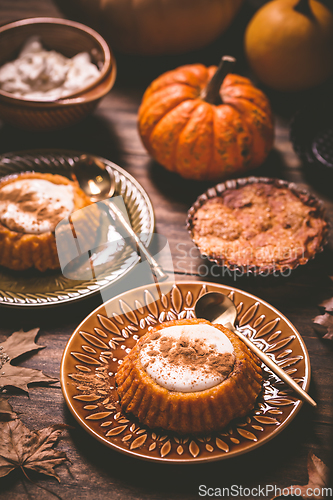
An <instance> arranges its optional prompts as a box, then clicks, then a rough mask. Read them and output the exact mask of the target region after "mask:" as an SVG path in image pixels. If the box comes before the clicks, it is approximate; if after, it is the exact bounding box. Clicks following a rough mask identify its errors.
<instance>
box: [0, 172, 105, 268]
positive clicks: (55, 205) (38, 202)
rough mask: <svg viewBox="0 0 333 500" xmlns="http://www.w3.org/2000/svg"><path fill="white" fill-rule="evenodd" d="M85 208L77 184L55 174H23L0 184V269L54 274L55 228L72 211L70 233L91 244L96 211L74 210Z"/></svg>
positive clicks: (93, 239)
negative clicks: (76, 232)
mask: <svg viewBox="0 0 333 500" xmlns="http://www.w3.org/2000/svg"><path fill="white" fill-rule="evenodd" d="M90 204H91V201H90V199H89V198H88V197H87V196H86V195H85V194H84V193H83V191H82V190H81V189H80V188H79V186H78V184H76V183H75V182H73V181H70V180H69V179H67V178H66V177H63V176H61V175H53V174H49V173H39V172H24V173H21V174H18V175H12V176H8V177H4V178H3V179H1V180H0V265H2V266H5V267H7V268H9V269H13V270H16V271H21V270H25V269H29V268H31V267H34V268H36V269H38V270H39V271H46V270H47V269H58V268H59V267H60V264H59V259H58V253H57V247H56V241H55V235H54V230H55V227H56V226H57V224H58V223H59V222H60V221H61V220H62V219H64V218H66V217H68V216H69V215H70V214H71V213H72V212H76V216H75V228H76V231H80V232H82V235H81V237H83V238H86V239H87V240H88V241H89V239H91V242H92V243H93V242H94V241H95V239H96V233H97V231H98V225H99V211H98V209H97V208H95V207H92V210H89V212H88V211H84V213H83V211H80V209H82V208H84V207H86V206H88V205H90ZM68 237H70V238H72V237H73V236H72V235H71V234H70V235H68Z"/></svg>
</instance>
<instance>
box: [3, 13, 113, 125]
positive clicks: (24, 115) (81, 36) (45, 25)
mask: <svg viewBox="0 0 333 500" xmlns="http://www.w3.org/2000/svg"><path fill="white" fill-rule="evenodd" d="M34 35H37V36H39V37H40V39H41V42H42V45H43V46H44V47H45V48H46V49H48V50H56V51H57V52H60V53H62V54H63V55H65V56H66V57H73V56H74V55H75V54H77V53H79V52H88V53H89V54H90V55H91V59H92V61H93V62H94V63H95V64H96V65H97V66H98V68H99V70H100V75H99V76H98V78H97V79H96V80H95V81H93V82H92V83H90V84H89V85H87V86H85V87H83V88H82V89H79V90H78V91H75V92H74V93H73V94H70V95H68V96H66V97H64V98H60V99H50V100H48V101H44V100H43V101H38V100H33V99H29V98H26V97H16V96H13V94H10V93H9V92H5V91H3V90H1V89H0V118H1V119H2V120H3V121H5V122H7V123H10V124H11V125H14V126H16V127H18V128H22V129H28V130H35V131H39V130H58V129H61V128H64V127H67V126H70V125H73V124H74V123H77V122H79V121H80V120H82V119H83V118H84V117H86V116H87V115H88V114H89V113H91V112H92V111H93V109H94V108H95V107H96V105H97V104H98V102H99V101H100V99H101V98H102V97H103V96H104V95H106V94H107V93H108V92H109V90H110V89H111V88H112V86H113V84H114V81H115V77H116V62H115V59H114V56H113V54H112V52H111V50H110V48H109V46H108V44H107V43H106V42H105V40H104V39H103V38H102V37H101V36H100V35H99V34H98V33H97V32H96V31H94V30H93V29H91V28H89V27H87V26H85V25H83V24H80V23H76V22H74V21H68V20H66V19H58V18H48V17H44V18H43V17H36V18H31V19H23V20H21V21H16V22H13V23H10V24H7V25H5V26H2V27H1V28H0V66H2V65H3V64H5V63H6V62H8V61H11V60H14V59H16V58H17V56H18V54H19V52H20V50H21V48H22V46H23V45H24V43H25V42H26V40H27V39H28V38H29V37H31V36H34Z"/></svg>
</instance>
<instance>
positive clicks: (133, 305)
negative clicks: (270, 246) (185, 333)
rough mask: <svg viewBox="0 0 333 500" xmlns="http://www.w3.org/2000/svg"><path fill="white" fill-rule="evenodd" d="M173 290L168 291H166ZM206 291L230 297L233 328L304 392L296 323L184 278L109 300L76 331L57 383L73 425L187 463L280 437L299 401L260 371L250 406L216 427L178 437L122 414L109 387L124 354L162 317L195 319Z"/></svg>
mask: <svg viewBox="0 0 333 500" xmlns="http://www.w3.org/2000/svg"><path fill="white" fill-rule="evenodd" d="M170 289H171V291H170ZM207 291H219V292H221V293H224V294H226V295H228V296H229V297H230V298H232V300H233V301H234V303H235V304H236V306H237V311H238V325H239V328H240V329H242V330H243V331H244V333H246V334H247V335H248V336H249V337H250V338H251V339H252V340H253V341H254V342H255V344H256V345H257V346H258V347H259V348H261V349H265V352H266V353H267V354H268V355H269V356H270V357H272V359H274V360H275V361H276V362H277V363H278V365H279V366H280V367H281V368H283V369H284V370H285V371H286V372H287V373H288V374H289V375H291V376H292V377H293V378H294V380H296V381H297V383H299V384H300V385H301V386H302V387H303V389H304V390H307V389H308V388H309V383H310V360H309V355H308V352H307V350H306V347H305V344H304V342H303V340H302V338H301V336H300V334H299V333H298V331H297V330H296V328H295V327H294V326H293V325H292V324H291V323H290V322H289V321H288V319H287V318H286V317H285V316H283V315H282V314H281V313H280V312H279V311H278V310H277V309H275V308H274V307H272V306H270V305H269V304H267V302H264V301H262V300H261V299H258V298H257V297H255V296H254V295H251V294H249V293H246V292H243V291H241V290H237V289H235V288H232V287H228V286H223V285H217V284H211V283H205V282H184V283H178V284H177V285H174V286H173V287H172V288H171V287H170V285H168V284H167V283H163V284H162V285H161V294H160V295H159V296H158V295H157V296H156V295H155V293H156V292H154V288H153V286H151V285H149V286H148V287H140V288H137V289H135V290H131V291H128V292H125V293H124V294H122V295H119V296H118V297H115V298H113V299H111V300H110V301H109V302H107V303H106V304H104V305H102V306H100V307H99V308H97V309H96V310H95V311H93V312H92V313H91V314H90V315H89V316H88V317H87V318H86V319H85V320H84V321H83V322H82V323H81V324H80V325H79V326H78V328H77V329H76V330H75V332H74V333H73V335H72V336H71V338H70V339H69V341H68V343H67V346H66V348H65V351H64V354H63V358H62V362H61V371H60V380H61V385H62V391H63V394H64V397H65V400H66V402H67V404H68V406H69V408H70V410H71V412H72V414H73V415H74V417H75V418H76V419H77V421H78V422H79V424H80V425H81V426H82V427H83V428H84V429H85V430H87V431H88V432H89V433H90V434H91V435H92V436H94V437H95V438H97V439H98V440H99V441H101V442H103V443H104V444H106V445H107V446H109V447H111V448H114V449H116V450H118V451H121V452H123V453H126V454H130V455H132V456H136V457H138V458H143V459H146V460H153V461H159V462H172V463H192V462H205V461H209V460H221V459H227V458H230V457H233V456H235V455H240V454H242V453H246V452H248V451H250V450H252V449H254V448H257V447H258V446H261V445H262V444H264V443H266V442H267V441H269V440H270V439H272V438H273V437H275V436H276V435H277V434H279V433H280V432H281V431H282V430H283V429H284V428H285V427H286V426H287V425H288V424H289V423H290V421H291V420H292V419H293V418H294V417H295V415H296V414H297V413H298V411H299V410H300V408H301V406H302V401H300V400H299V399H298V398H297V397H295V395H294V394H293V393H292V391H291V390H290V389H289V387H288V386H286V385H285V384H284V383H283V382H281V381H280V379H278V378H277V377H276V376H275V375H274V374H273V373H272V372H271V371H270V370H269V369H268V368H265V370H264V373H265V377H264V383H263V390H262V393H261V395H260V396H259V397H258V399H257V403H256V406H255V408H254V410H253V411H252V412H250V413H249V414H248V415H247V416H246V417H245V418H242V419H237V420H233V421H232V422H231V424H229V425H228V426H227V428H225V429H224V431H222V432H217V433H212V434H209V435H206V436H199V437H198V436H191V435H187V436H179V435H177V434H174V433H171V432H167V431H163V430H151V429H149V428H147V427H145V426H143V425H141V424H140V423H139V422H138V421H137V420H136V419H135V418H134V417H132V416H131V415H127V414H123V413H122V411H121V408H120V405H119V401H118V397H117V391H116V388H115V378H114V377H115V373H116V372H117V368H118V366H119V365H120V364H121V363H122V359H123V358H124V357H125V356H126V354H127V353H128V352H130V350H131V348H132V347H133V346H134V345H135V343H136V342H137V340H138V339H139V338H140V337H141V336H142V335H144V334H145V333H146V332H147V331H148V329H149V328H151V327H152V326H153V325H156V324H158V323H162V322H164V321H170V320H174V319H184V318H192V317H194V313H193V307H194V304H195V302H196V300H197V298H198V297H200V296H201V295H202V294H204V293H206V292H207Z"/></svg>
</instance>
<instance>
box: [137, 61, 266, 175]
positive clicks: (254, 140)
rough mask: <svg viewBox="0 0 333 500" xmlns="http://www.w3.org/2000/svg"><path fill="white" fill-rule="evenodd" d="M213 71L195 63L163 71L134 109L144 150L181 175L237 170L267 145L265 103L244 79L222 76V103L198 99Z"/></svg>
mask: <svg viewBox="0 0 333 500" xmlns="http://www.w3.org/2000/svg"><path fill="white" fill-rule="evenodd" d="M215 71H216V66H211V67H209V68H206V67H205V66H203V65H201V64H194V65H188V66H182V67H180V68H178V69H175V70H173V71H169V72H167V73H164V74H163V75H161V76H160V77H159V78H157V79H156V80H154V81H153V82H152V83H151V85H150V86H149V87H148V88H147V90H146V92H145V93H144V95H143V98H142V103H141V106H140V109H139V132H140V135H141V138H142V141H143V144H144V145H145V147H146V149H147V150H148V152H149V153H150V154H151V156H152V157H153V158H154V159H155V160H156V161H158V162H159V163H160V164H161V165H163V166H164V167H165V168H167V169H168V170H170V171H172V172H177V173H178V174H180V175H181V176H182V177H184V178H186V179H196V180H215V181H217V180H223V179H226V178H228V177H232V176H234V175H238V174H239V173H242V172H244V171H246V170H248V169H251V168H255V167H258V166H259V165H261V163H262V162H263V161H264V160H265V158H266V157H267V155H268V153H269V151H270V150H271V148H272V144H273V135H274V129H273V120H272V112H271V109H270V104H269V101H268V99H267V97H266V96H265V95H264V94H263V92H261V91H260V90H259V89H257V88H256V87H254V86H253V84H252V82H251V81H250V80H249V79H247V78H244V77H242V76H239V75H234V74H229V75H227V76H226V78H225V79H224V81H223V83H222V86H221V88H220V96H221V98H222V102H223V104H220V105H214V104H209V103H207V102H205V101H204V100H202V99H201V98H200V94H201V92H202V90H203V89H204V88H205V87H206V85H207V83H208V82H209V81H210V79H211V78H212V76H213V75H214V73H215Z"/></svg>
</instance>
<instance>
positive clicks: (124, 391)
mask: <svg viewBox="0 0 333 500" xmlns="http://www.w3.org/2000/svg"><path fill="white" fill-rule="evenodd" d="M198 324H208V325H211V323H210V322H209V321H206V320H203V319H185V320H175V321H169V322H167V323H163V324H161V325H158V326H156V327H154V328H153V329H152V330H150V331H149V332H148V333H146V334H145V335H144V336H143V337H141V338H140V339H139V341H138V342H137V344H136V345H135V347H134V348H133V349H132V350H131V352H130V353H129V354H128V355H127V356H126V358H124V361H123V363H122V365H121V366H120V368H119V370H118V372H117V374H116V384H117V392H118V396H119V399H120V405H121V408H122V410H123V411H124V412H129V413H132V414H133V415H134V416H135V417H137V419H138V420H139V422H141V423H142V424H144V425H147V426H148V427H150V428H152V429H155V428H162V429H164V430H168V431H174V432H177V433H179V434H187V433H191V434H192V433H193V434H202V433H208V432H211V431H218V430H221V429H223V428H224V427H225V426H226V425H227V424H228V423H229V422H230V421H231V420H233V419H234V418H236V417H243V416H245V415H246V414H247V413H248V412H249V411H250V410H252V409H253V407H254V405H255V402H256V399H257V397H258V395H259V393H260V391H261V387H262V380H263V377H262V370H261V367H260V362H259V360H258V358H257V357H256V356H255V355H254V354H253V353H252V352H251V351H250V350H249V349H248V348H247V347H246V345H245V344H244V343H243V342H242V341H241V340H240V339H239V338H238V337H237V336H236V335H235V334H234V333H232V332H231V331H230V330H228V329H227V328H225V327H223V326H222V325H212V326H214V327H216V328H218V329H219V330H221V332H223V333H224V334H225V335H226V336H227V337H228V338H229V339H230V341H231V343H232V345H233V347H234V355H235V363H234V366H233V369H232V371H231V372H230V374H229V375H228V377H227V378H226V379H225V380H224V381H223V382H221V383H220V384H218V385H216V386H214V387H211V388H210V389H205V390H203V391H196V392H186V393H185V392H176V391H169V390H168V389H166V388H164V387H162V386H160V385H159V384H157V383H156V382H155V381H154V380H153V379H152V378H151V377H150V376H149V375H148V374H147V372H146V371H145V369H144V368H143V366H142V364H141V362H140V357H139V356H140V349H141V346H142V345H143V343H144V342H146V341H147V339H149V338H150V337H151V336H153V335H155V334H156V332H161V330H163V329H164V328H166V327H169V326H176V325H198Z"/></svg>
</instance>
